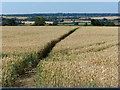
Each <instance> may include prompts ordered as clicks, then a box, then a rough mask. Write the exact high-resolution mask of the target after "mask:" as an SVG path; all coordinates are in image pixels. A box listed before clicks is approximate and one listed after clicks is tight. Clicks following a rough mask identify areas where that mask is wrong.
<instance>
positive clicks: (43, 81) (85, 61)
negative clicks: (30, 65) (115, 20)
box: [37, 27, 118, 87]
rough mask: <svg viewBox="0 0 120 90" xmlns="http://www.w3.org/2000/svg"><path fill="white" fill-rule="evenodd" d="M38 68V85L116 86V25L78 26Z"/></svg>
mask: <svg viewBox="0 0 120 90" xmlns="http://www.w3.org/2000/svg"><path fill="white" fill-rule="evenodd" d="M37 71H38V80H39V82H38V87H117V86H118V28H117V27H80V28H79V29H78V30H77V31H76V32H74V33H73V34H71V35H70V36H69V37H67V38H66V39H64V40H62V41H61V42H60V43H58V44H57V45H56V46H55V47H54V49H53V50H52V52H51V53H50V54H49V56H48V57H47V58H45V59H44V60H43V61H41V62H40V63H39V65H38V69H37Z"/></svg>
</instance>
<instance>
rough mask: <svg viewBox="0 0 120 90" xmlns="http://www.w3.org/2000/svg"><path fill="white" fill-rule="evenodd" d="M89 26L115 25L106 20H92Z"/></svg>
mask: <svg viewBox="0 0 120 90" xmlns="http://www.w3.org/2000/svg"><path fill="white" fill-rule="evenodd" d="M91 24H92V25H94V26H114V25H115V24H114V23H113V22H111V21H109V20H107V19H102V20H97V19H92V20H91Z"/></svg>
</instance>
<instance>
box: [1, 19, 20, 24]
mask: <svg viewBox="0 0 120 90" xmlns="http://www.w3.org/2000/svg"><path fill="white" fill-rule="evenodd" d="M2 25H3V26H17V25H18V23H17V22H16V21H15V20H14V19H13V18H11V19H6V20H4V21H2Z"/></svg>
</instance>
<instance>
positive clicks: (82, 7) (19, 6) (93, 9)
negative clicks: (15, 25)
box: [2, 2, 118, 14]
mask: <svg viewBox="0 0 120 90" xmlns="http://www.w3.org/2000/svg"><path fill="white" fill-rule="evenodd" d="M71 12H72V13H116V12H118V3H117V2H3V3H2V13H3V14H31V13H71Z"/></svg>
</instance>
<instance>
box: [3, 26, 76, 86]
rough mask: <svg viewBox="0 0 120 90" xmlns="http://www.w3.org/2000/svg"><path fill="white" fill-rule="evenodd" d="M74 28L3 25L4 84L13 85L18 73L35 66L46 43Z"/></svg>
mask: <svg viewBox="0 0 120 90" xmlns="http://www.w3.org/2000/svg"><path fill="white" fill-rule="evenodd" d="M74 28H75V27H39V26H38V27H11V26H10V27H2V30H3V32H2V34H3V35H2V39H3V42H2V47H3V52H2V57H3V59H2V60H3V66H2V68H3V70H2V74H3V75H2V76H4V77H2V83H3V86H6V85H7V86H12V85H13V84H14V81H15V80H16V79H17V77H18V74H22V73H23V71H24V70H25V68H28V67H31V66H33V63H34V64H35V63H36V59H37V52H38V51H41V49H42V48H43V47H44V46H45V44H47V43H48V42H50V41H51V40H53V39H56V38H58V37H60V36H61V35H63V34H65V33H67V32H68V31H69V30H71V29H74ZM37 62H38V61H37ZM34 66H35V65H34ZM16 70H17V71H16Z"/></svg>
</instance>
